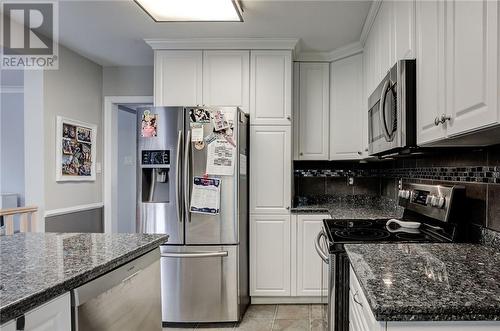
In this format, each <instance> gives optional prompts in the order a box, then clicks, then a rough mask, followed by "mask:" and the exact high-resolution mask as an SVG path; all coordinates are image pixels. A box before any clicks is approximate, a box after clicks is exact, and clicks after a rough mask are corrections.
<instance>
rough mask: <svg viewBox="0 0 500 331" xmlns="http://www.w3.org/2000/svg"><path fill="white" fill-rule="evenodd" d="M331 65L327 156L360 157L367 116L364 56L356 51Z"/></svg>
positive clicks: (364, 137) (351, 158)
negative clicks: (364, 98)
mask: <svg viewBox="0 0 500 331" xmlns="http://www.w3.org/2000/svg"><path fill="white" fill-rule="evenodd" d="M331 66H332V69H331V89H330V91H331V93H330V159H331V160H353V159H359V158H362V157H363V156H364V155H363V154H364V150H365V146H366V145H367V142H368V141H367V139H368V137H367V132H364V128H365V125H363V123H364V122H366V121H367V118H365V117H367V116H368V111H367V109H366V103H365V102H363V91H364V89H363V56H362V54H357V55H354V56H351V57H348V58H345V59H342V60H338V61H335V62H333V63H332V64H331ZM365 140H366V143H365Z"/></svg>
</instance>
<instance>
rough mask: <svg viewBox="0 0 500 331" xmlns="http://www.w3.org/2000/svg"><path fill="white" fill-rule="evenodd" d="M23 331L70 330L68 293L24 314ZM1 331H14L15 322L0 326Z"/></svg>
mask: <svg viewBox="0 0 500 331" xmlns="http://www.w3.org/2000/svg"><path fill="white" fill-rule="evenodd" d="M24 321H25V323H24V329H23V330H25V331H69V330H71V301H70V294H69V292H67V293H65V294H63V295H61V296H58V297H57V298H55V299H53V300H51V301H49V302H47V303H44V304H43V305H41V306H39V307H37V308H35V309H33V310H30V311H29V312H27V313H26V314H24ZM0 330H1V331H11V330H12V331H14V330H16V321H12V322H7V323H6V324H4V325H2V326H0Z"/></svg>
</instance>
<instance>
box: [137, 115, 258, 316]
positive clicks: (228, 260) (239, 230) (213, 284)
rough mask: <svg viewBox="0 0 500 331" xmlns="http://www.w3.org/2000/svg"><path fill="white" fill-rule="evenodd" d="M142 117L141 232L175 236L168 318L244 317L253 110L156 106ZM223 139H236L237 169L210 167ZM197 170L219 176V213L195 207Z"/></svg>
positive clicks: (165, 271)
mask: <svg viewBox="0 0 500 331" xmlns="http://www.w3.org/2000/svg"><path fill="white" fill-rule="evenodd" d="M221 114H222V115H223V116H222V117H221ZM218 119H219V120H220V121H219V122H217V120H218ZM137 123H138V125H137V130H138V159H139V160H138V167H137V169H138V174H137V182H138V183H137V184H138V185H137V187H138V197H137V198H138V199H137V202H138V208H137V214H138V215H137V224H136V226H137V231H138V232H142V233H166V234H168V235H169V239H168V242H167V243H166V244H164V245H162V246H161V296H162V320H163V324H166V323H182V322H232V321H238V320H240V318H241V317H242V315H243V313H244V312H245V309H246V307H247V306H248V304H249V282H248V164H249V160H248V155H249V153H248V150H249V147H248V142H249V136H248V135H249V126H248V125H249V120H248V115H246V114H245V113H244V112H242V111H241V110H240V109H239V108H236V107H209V108H205V107H204V108H197V107H153V108H151V107H149V108H140V109H139V110H138V121H137ZM221 127H222V129H221ZM224 139H226V140H227V142H229V143H231V146H233V147H232V149H231V148H229V150H230V153H231V152H232V153H233V154H234V155H232V167H233V168H232V174H229V173H228V172H226V173H225V174H224V175H221V174H214V173H210V172H209V173H207V168H208V169H209V170H210V171H214V170H212V169H211V168H209V166H208V163H207V162H212V163H213V162H217V160H215V161H214V157H213V155H212V154H213V152H214V150H213V149H211V148H210V147H209V146H210V144H212V143H214V141H216V140H219V142H221V141H223V140H224ZM221 144H222V143H221ZM226 145H227V144H226ZM209 150H211V153H212V154H211V155H210V157H209V154H208V153H209ZM216 152H219V151H216ZM225 157H226V159H225V161H224V162H226V161H227V160H228V159H229V160H231V158H228V157H227V155H225ZM224 166H225V167H226V168H225V169H230V168H229V167H228V164H224ZM215 172H217V171H215ZM195 177H202V178H217V179H219V180H220V192H219V196H220V200H219V204H220V207H219V210H218V212H217V213H213V214H204V213H196V212H191V210H192V209H191V206H190V203H191V194H192V192H193V180H194V178H195Z"/></svg>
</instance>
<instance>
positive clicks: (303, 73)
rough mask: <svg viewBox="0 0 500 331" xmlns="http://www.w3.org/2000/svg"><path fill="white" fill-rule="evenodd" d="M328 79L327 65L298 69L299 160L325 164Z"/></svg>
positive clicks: (309, 65) (302, 64) (311, 65)
mask: <svg viewBox="0 0 500 331" xmlns="http://www.w3.org/2000/svg"><path fill="white" fill-rule="evenodd" d="M329 76H330V68H329V64H328V63H300V65H299V111H298V118H295V120H294V123H295V125H298V129H299V130H298V134H299V137H298V138H299V142H298V145H299V146H298V147H299V160H328V131H329V128H328V126H329V124H328V118H329V112H330V110H329V95H330V92H329V84H330V77H329Z"/></svg>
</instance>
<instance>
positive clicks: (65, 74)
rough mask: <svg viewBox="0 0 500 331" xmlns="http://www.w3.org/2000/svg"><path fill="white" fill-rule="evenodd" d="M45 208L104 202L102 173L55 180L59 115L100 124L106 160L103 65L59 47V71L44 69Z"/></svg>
mask: <svg viewBox="0 0 500 331" xmlns="http://www.w3.org/2000/svg"><path fill="white" fill-rule="evenodd" d="M43 85H44V90H43V99H44V110H45V114H44V115H45V118H44V123H45V125H44V126H45V209H46V211H49V210H52V209H58V208H66V207H73V206H78V205H84V204H91V203H100V202H102V175H101V174H99V173H97V174H96V181H94V182H64V183H57V182H56V180H55V178H56V177H55V158H56V156H55V146H56V140H55V139H56V138H55V134H56V132H55V131H56V116H58V115H60V116H65V117H68V118H71V119H75V120H80V121H84V122H88V123H92V124H96V125H97V143H96V145H95V147H96V148H97V150H96V152H97V159H96V162H98V163H102V118H103V116H102V67H101V66H99V65H98V64H96V63H94V62H92V61H90V60H88V59H87V58H84V57H82V56H80V55H78V54H76V53H74V52H72V51H71V50H69V49H67V48H65V47H63V46H61V45H60V46H59V70H46V71H45V72H44V82H43Z"/></svg>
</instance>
